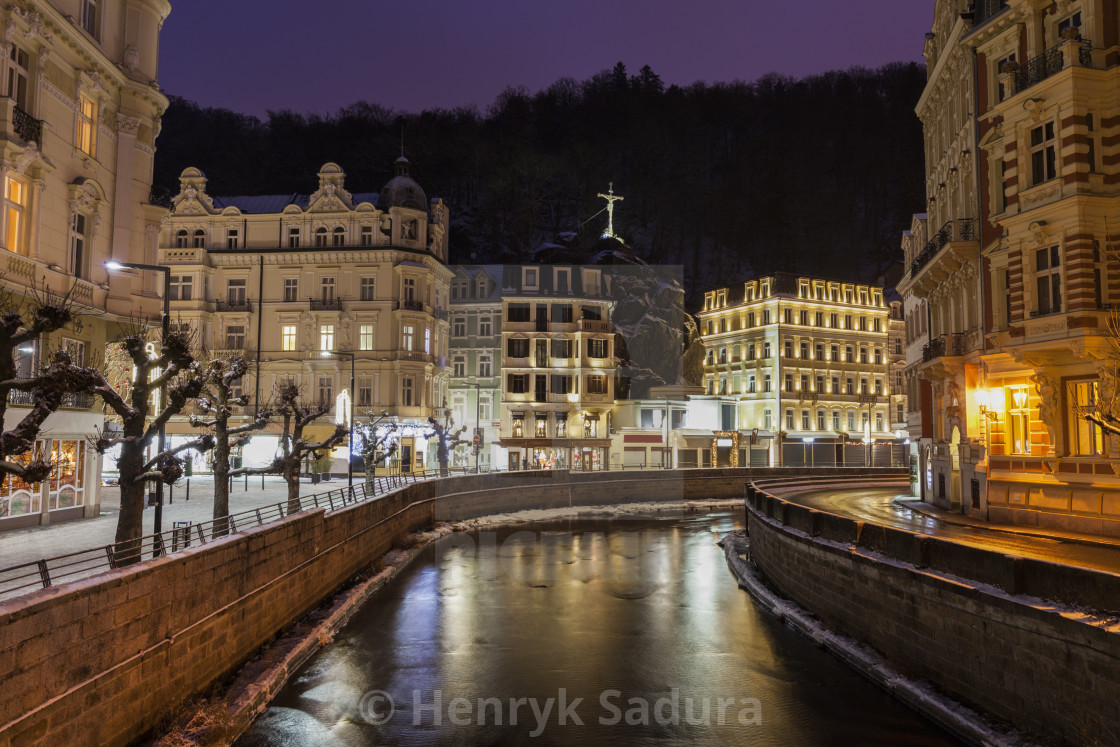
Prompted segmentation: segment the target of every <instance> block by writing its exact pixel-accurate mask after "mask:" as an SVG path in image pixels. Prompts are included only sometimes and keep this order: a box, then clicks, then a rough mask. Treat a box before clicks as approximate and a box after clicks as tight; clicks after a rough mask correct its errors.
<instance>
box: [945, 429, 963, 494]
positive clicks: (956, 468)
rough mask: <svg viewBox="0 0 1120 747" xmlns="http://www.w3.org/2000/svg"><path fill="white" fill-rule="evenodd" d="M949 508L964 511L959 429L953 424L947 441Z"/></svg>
mask: <svg viewBox="0 0 1120 747" xmlns="http://www.w3.org/2000/svg"><path fill="white" fill-rule="evenodd" d="M949 469H950V472H951V474H950V477H949V493H950V495H949V498H950V501H951V502H950V504H949V509H950V510H952V511H958V510H959V511H960V512H961V513H965V507H964V502H963V501H962V500H961V430H960V428H958V427H957V426H955V425H954V426H953V437H952V439H951V440H950V441H949Z"/></svg>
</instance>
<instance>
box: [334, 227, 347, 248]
mask: <svg viewBox="0 0 1120 747" xmlns="http://www.w3.org/2000/svg"><path fill="white" fill-rule="evenodd" d="M331 246H346V229H345V228H343V227H342V226H339V227H338V228H336V229H334V232H333V233H332V234H331Z"/></svg>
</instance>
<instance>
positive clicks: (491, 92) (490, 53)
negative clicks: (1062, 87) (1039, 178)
mask: <svg viewBox="0 0 1120 747" xmlns="http://www.w3.org/2000/svg"><path fill="white" fill-rule="evenodd" d="M933 5H934V3H933V0H801V2H785V1H781V2H759V1H758V0H686V1H685V2H681V1H680V0H674V1H673V2H670V1H669V0H490V1H489V2H485V1H484V2H469V1H468V0H424V1H423V2H416V1H414V0H397V1H396V2H386V0H316V2H313V3H309V2H307V0H299V2H297V0H176V1H175V2H173V8H174V9H173V10H172V12H171V16H170V17H169V18H168V19H167V22H166V24H165V25H164V27H163V33H162V35H161V49H160V55H161V59H160V84H161V85H162V87H163V89H164V90H165V91H167V92H168V93H171V94H175V95H179V96H184V97H186V98H189V99H193V100H194V101H197V102H199V103H200V104H203V105H207V106H221V107H226V108H230V109H234V110H236V111H241V112H245V113H249V114H257V115H263V114H264V113H265V112H266V111H267V110H269V109H294V110H296V111H301V112H319V113H324V114H325V113H328V112H333V111H335V110H336V109H338V108H340V107H342V106H346V105H348V104H351V103H353V102H355V101H358V100H363V99H364V100H367V101H371V102H375V103H380V104H382V105H383V106H386V107H389V108H392V109H403V110H407V111H419V110H421V109H425V108H433V107H445V108H450V107H455V106H459V105H463V104H477V105H478V106H479V107H481V108H485V107H486V106H487V105H488V104H489V103H490V102H492V101H493V100H494V97H495V96H496V95H497V94H498V93H499V92H500V91H501V90H502V89H503V88H505V86H506V85H523V86H526V87H527V88H528V89H529V90H530V91H537V90H539V89H540V88H543V87H545V86H547V85H548V84H550V83H552V82H553V81H555V80H556V79H557V78H561V77H564V76H569V77H573V78H576V79H577V80H582V79H584V78H587V77H589V76H591V75H593V74H594V73H596V72H598V71H600V70H602V69H604V68H608V67H612V66H613V65H614V64H615V63H616V62H618V61H619V60H622V61H623V62H624V63H625V64H626V66H627V68H628V69H629V70H630V72H631V73H634V72H637V70H638V68H640V67H641V66H642V65H645V64H648V65H650V66H651V67H652V68H653V69H654V71H655V72H656V73H657V74H658V75H660V76H661V78H662V80H663V81H665V83H666V85H669V84H672V83H678V84H684V85H687V84H688V83H692V82H694V81H697V80H704V81H709V82H712V81H728V80H736V79H740V80H753V79H755V78H757V77H759V76H760V75H763V74H765V73H767V72H773V71H776V72H780V73H786V74H789V75H794V76H801V75H806V74H810V73H816V72H822V71H825V70H831V69H836V68H846V67H850V66H852V65H864V66H868V67H874V66H878V65H881V64H883V63H885V62H892V61H896V60H920V59H921V50H922V38H923V35H924V34H925V32H926V31H927V30H928V29H929V27H930V25H931V23H932V20H933Z"/></svg>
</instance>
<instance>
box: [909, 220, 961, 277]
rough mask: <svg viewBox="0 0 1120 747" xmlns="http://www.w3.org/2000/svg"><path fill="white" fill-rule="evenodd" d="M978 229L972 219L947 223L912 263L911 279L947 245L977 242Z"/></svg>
mask: <svg viewBox="0 0 1120 747" xmlns="http://www.w3.org/2000/svg"><path fill="white" fill-rule="evenodd" d="M975 240H976V229H975V227H974V224H973V220H972V219H971V218H965V219H962V220H951V221H947V222H946V223H945V225H943V226H942V227H941V229H940V230H939V231H938V232H937V233H936V234H934V236H933V238H932V239H930V241H929V243H928V244H926V245H925V248H924V249H922V251H921V252H920V253H919V254H918V256H917V257H915V258H914V261H913V262H911V263H910V275H911V277H917V276H918V273H919V272H921V270H922V268H924V267H925V266H926V265H928V264H929V263H930V261H931V260H932V259H933V258H934V257H936V256H937V253H938V252H940V251H941V250H942V249H943V248H945V245H946V244H949V243H951V242H953V241H975Z"/></svg>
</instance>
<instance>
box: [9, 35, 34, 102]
mask: <svg viewBox="0 0 1120 747" xmlns="http://www.w3.org/2000/svg"><path fill="white" fill-rule="evenodd" d="M29 61H30V58H29V57H28V54H27V52H25V51H23V50H22V49H20V48H19V47H18V46H16V45H15V44H12V51H11V52H10V53H9V54H8V98H10V99H11V100H12V101H14V102H15V104H16V106H18V107H19V108H20V109H23V110H24V111H27V108H28V107H27V79H28V76H27V66H28V64H29Z"/></svg>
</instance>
